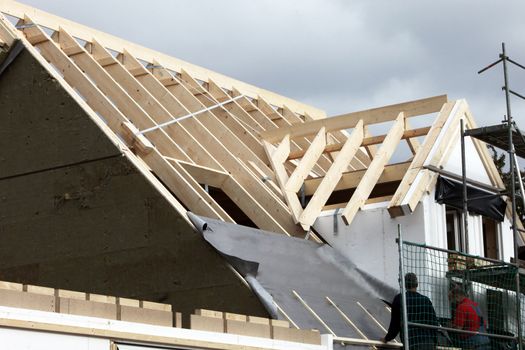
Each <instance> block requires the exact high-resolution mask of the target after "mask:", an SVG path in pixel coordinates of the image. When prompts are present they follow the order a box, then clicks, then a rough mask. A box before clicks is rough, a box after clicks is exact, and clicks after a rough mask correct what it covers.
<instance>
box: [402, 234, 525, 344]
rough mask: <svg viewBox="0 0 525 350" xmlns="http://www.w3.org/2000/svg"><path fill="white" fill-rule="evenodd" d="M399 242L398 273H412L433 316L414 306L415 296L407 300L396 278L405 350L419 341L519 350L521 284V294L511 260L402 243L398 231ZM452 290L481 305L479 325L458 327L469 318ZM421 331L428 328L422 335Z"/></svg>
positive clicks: (418, 306) (404, 289)
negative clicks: (477, 342)
mask: <svg viewBox="0 0 525 350" xmlns="http://www.w3.org/2000/svg"><path fill="white" fill-rule="evenodd" d="M398 242H399V254H400V275H401V276H405V274H407V273H414V274H416V276H417V279H418V287H417V292H418V293H420V295H423V296H425V297H427V298H428V299H429V300H431V302H432V306H433V309H434V312H435V314H436V316H435V317H434V316H431V315H429V314H428V310H427V309H428V308H427V309H425V308H424V307H423V306H422V305H414V303H415V302H414V300H417V299H415V298H414V297H412V298H411V300H407V299H408V296H409V294H410V292H411V289H410V286H406V285H405V283H406V282H405V281H404V278H402V279H400V284H401V290H402V291H403V292H402V293H401V297H402V305H403V307H402V319H403V320H407V321H406V322H405V321H403V329H402V331H403V344H404V346H405V349H410V348H413V347H416V348H417V346H421V345H435V346H441V347H442V348H446V349H448V348H454V349H456V348H462V349H470V348H472V347H473V346H474V348H480V349H517V348H519V347H518V346H517V344H520V343H521V341H522V335H521V336H519V335H518V334H519V333H518V332H519V329H520V328H521V324H522V323H523V321H524V320H523V318H521V317H522V316H519V317H520V318H521V319H520V318H518V315H522V314H523V311H524V310H523V299H524V298H525V295H524V294H523V290H524V289H523V287H525V286H522V288H521V289H520V290H521V291H522V292H517V290H516V286H515V284H514V276H515V275H516V273H517V272H519V271H518V269H517V267H516V265H515V264H511V263H506V262H503V261H500V260H496V259H490V258H484V257H479V256H474V255H470V254H466V253H462V252H458V251H453V250H447V249H441V248H436V247H431V246H427V245H424V244H418V243H412V242H406V241H403V239H402V235H401V232H399V240H398ZM522 274H523V272H522ZM523 282H525V280H524V281H523ZM457 290H461V291H462V293H463V294H462V295H463V296H464V297H465V298H468V300H467V302H468V303H471V304H472V305H475V307H479V309H480V311H479V314H478V315H479V316H481V319H480V324H479V326H477V327H475V328H476V329H475V330H473V329H472V327H469V325H467V321H465V323H464V324H463V325H464V327H460V326H458V320H459V319H460V318H461V319H467V320H468V318H469V317H468V315H466V312H464V309H462V308H460V307H459V306H458V305H459V304H461V302H459V300H457V299H455V298H454V295H453V293H454V292H455V291H457ZM407 291H408V292H407ZM413 295H414V291H412V296H413ZM423 298H424V297H423ZM518 310H520V311H521V312H518ZM425 312H426V314H425ZM476 313H478V312H476ZM433 319H434V321H432V320H433ZM469 328H470V329H469ZM422 329H424V330H427V331H426V333H425V332H422V331H421V330H422ZM429 330H430V331H429ZM429 334H430V335H429ZM422 337H424V338H423V339H422ZM475 339H477V340H475ZM475 341H480V343H481V345H484V346H485V347H479V345H480V344H478V347H476V346H475V345H474V344H473V343H474V342H475Z"/></svg>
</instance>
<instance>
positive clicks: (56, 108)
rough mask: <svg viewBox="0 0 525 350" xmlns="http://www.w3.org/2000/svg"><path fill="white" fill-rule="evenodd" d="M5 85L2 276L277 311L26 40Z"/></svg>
mask: <svg viewBox="0 0 525 350" xmlns="http://www.w3.org/2000/svg"><path fill="white" fill-rule="evenodd" d="M0 96H2V98H0V116H1V117H0V193H1V195H0V234H1V237H2V241H3V242H4V244H2V245H0V279H2V280H5V281H14V282H19V283H24V284H35V285H41V286H48V287H53V288H64V289H70V290H80V291H84V292H88V293H98V294H110V295H118V296H120V297H132V298H133V297H134V298H140V299H144V300H149V301H156V302H164V303H170V304H172V305H173V309H174V310H178V311H183V312H184V313H185V316H187V317H189V314H190V313H191V312H192V311H193V310H194V309H195V308H210V309H221V310H230V311H231V312H239V313H249V314H256V315H260V316H267V313H266V311H265V309H264V308H263V306H262V304H261V303H260V302H259V300H258V299H257V298H256V297H255V296H254V295H253V294H252V292H251V291H250V290H249V288H247V286H246V285H245V284H244V281H242V280H241V279H240V278H239V277H238V275H237V274H236V273H235V272H234V271H232V270H231V269H230V267H229V265H228V264H227V262H225V261H224V259H222V258H221V256H220V255H219V254H217V253H216V252H215V251H214V250H213V249H211V248H210V247H208V245H207V244H206V242H205V241H204V240H203V239H202V237H200V235H199V234H198V233H196V232H195V229H194V227H193V225H191V223H190V222H189V221H188V220H187V219H186V217H185V215H182V214H179V213H178V211H177V206H180V204H178V203H176V202H174V201H172V200H171V198H172V195H171V194H170V193H169V192H168V191H166V190H165V189H164V187H163V186H162V184H161V183H160V182H159V181H158V180H157V179H156V178H155V177H154V176H153V175H152V174H151V173H150V172H149V171H147V169H145V168H144V166H143V165H142V163H141V161H140V159H138V158H137V157H135V156H134V155H133V154H131V152H129V151H127V150H126V149H125V148H121V146H120V141H119V140H118V138H116V137H114V136H113V137H112V136H111V135H112V133H111V131H109V132H107V133H106V132H104V126H103V125H98V124H97V122H98V120H97V119H92V118H90V116H89V115H88V114H86V112H85V110H84V109H83V108H82V103H83V101H81V100H80V101H79V100H76V99H75V98H74V96H76V95H74V94H73V95H72V94H70V93H68V91H66V89H65V88H64V85H63V84H60V82H58V81H57V80H55V78H54V77H53V76H52V75H50V74H49V73H48V72H47V71H46V69H44V68H43V67H42V65H41V64H40V62H39V61H38V60H37V59H35V57H33V56H32V55H31V54H30V53H29V52H28V51H27V50H23V51H22V52H20V53H19V55H18V56H17V57H16V58H15V59H14V60H13V61H12V63H11V64H10V65H9V66H8V67H7V68H6V69H5V70H4V72H3V73H2V74H1V75H0ZM180 210H181V211H182V210H184V208H181V209H180ZM214 296H217V297H214Z"/></svg>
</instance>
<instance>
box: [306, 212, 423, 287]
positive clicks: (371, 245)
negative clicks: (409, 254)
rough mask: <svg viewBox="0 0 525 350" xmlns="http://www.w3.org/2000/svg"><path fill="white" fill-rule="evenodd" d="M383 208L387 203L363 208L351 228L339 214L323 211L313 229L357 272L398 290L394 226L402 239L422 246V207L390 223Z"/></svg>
mask: <svg viewBox="0 0 525 350" xmlns="http://www.w3.org/2000/svg"><path fill="white" fill-rule="evenodd" d="M386 206H387V202H385V203H379V204H375V205H369V206H366V207H365V210H360V211H359V212H358V213H357V214H356V216H355V218H354V220H353V221H352V223H351V224H350V226H346V225H345V224H344V223H343V221H342V220H341V215H340V214H339V215H334V214H335V213H336V211H335V210H330V211H326V212H323V213H322V214H321V216H320V217H319V218H318V219H317V221H316V222H315V224H314V228H315V229H316V231H317V232H319V233H321V235H322V236H323V238H324V239H325V240H326V241H327V242H328V243H329V244H330V245H331V246H333V247H334V248H335V249H337V250H338V251H339V252H341V253H342V254H343V255H345V256H347V257H348V258H349V259H350V260H351V261H352V262H353V263H355V264H356V265H357V267H358V268H360V269H362V270H365V271H367V272H368V273H369V274H371V275H373V276H374V277H376V278H378V279H381V280H383V281H385V282H386V283H387V284H388V285H390V286H392V287H394V288H397V287H398V286H399V284H398V271H399V254H398V246H397V243H396V241H395V240H396V238H397V225H398V224H400V225H401V228H402V233H403V238H404V239H406V240H408V241H412V242H418V243H424V241H425V240H424V226H425V225H424V218H423V216H424V215H423V208H422V206H418V208H417V209H416V211H415V212H414V213H413V214H412V215H406V216H401V217H398V218H395V219H392V218H391V217H390V214H389V213H388V210H387V208H386Z"/></svg>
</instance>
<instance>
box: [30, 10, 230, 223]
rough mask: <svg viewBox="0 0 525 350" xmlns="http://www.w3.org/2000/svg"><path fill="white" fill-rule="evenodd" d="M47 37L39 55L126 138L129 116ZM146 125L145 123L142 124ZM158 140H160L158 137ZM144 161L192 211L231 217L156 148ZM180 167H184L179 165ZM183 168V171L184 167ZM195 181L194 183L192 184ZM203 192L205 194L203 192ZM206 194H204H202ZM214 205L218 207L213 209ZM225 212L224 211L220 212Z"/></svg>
mask: <svg viewBox="0 0 525 350" xmlns="http://www.w3.org/2000/svg"><path fill="white" fill-rule="evenodd" d="M24 23H26V24H31V23H33V22H32V21H31V19H30V18H28V17H25V21H24ZM23 32H24V34H25V33H26V32H27V33H28V34H29V35H31V34H37V35H44V36H47V34H45V33H44V32H43V31H42V30H41V29H40V28H39V27H37V26H32V27H28V28H24V29H23ZM47 39H48V40H46V41H43V42H41V43H39V45H38V49H39V51H40V53H41V55H42V56H43V57H44V58H45V59H46V60H47V61H48V62H50V63H52V64H53V65H54V67H56V68H57V69H59V70H60V71H61V73H62V74H63V75H64V79H65V80H66V81H67V82H68V83H69V84H71V86H72V87H73V88H75V89H76V90H77V91H78V93H80V95H82V96H83V97H84V98H85V99H86V103H87V104H88V105H89V106H90V107H91V108H92V109H93V110H94V111H96V112H98V113H100V114H101V115H103V116H104V118H105V119H106V121H107V123H108V125H109V126H110V127H111V128H112V129H113V130H114V131H115V132H116V133H117V134H119V135H120V136H121V137H122V138H123V139H126V138H127V134H128V131H126V130H124V127H123V126H122V124H123V123H129V120H128V119H127V118H126V116H124V115H123V114H122V112H121V111H119V110H118V109H117V108H116V107H115V105H114V104H113V103H111V102H110V101H109V100H108V99H107V98H106V96H105V95H104V94H103V93H102V92H101V91H100V90H99V89H98V88H97V86H95V85H94V83H93V82H92V81H91V80H89V79H88V78H87V77H86V76H85V75H84V74H83V72H82V71H81V70H80V68H78V67H77V66H76V65H75V64H74V63H73V62H72V61H71V60H70V59H69V58H68V57H67V56H66V54H65V53H63V52H62V51H61V50H60V49H59V47H58V46H57V45H56V44H55V43H54V42H53V41H51V40H50V38H49V37H48V38H47ZM141 123H142V125H143V124H144V122H139V123H138V124H137V123H134V124H135V125H139V126H140V125H141ZM143 126H145V125H143ZM159 141H160V140H159ZM143 159H144V160H145V162H146V164H148V166H149V167H150V168H151V169H153V170H154V171H155V173H156V174H157V176H159V178H160V179H161V180H162V181H163V182H164V184H166V186H167V187H168V188H169V189H170V190H171V191H172V192H173V193H174V194H175V195H176V196H177V197H178V198H183V197H184V198H186V201H185V204H186V205H187V206H188V207H189V208H191V210H193V211H195V212H200V213H202V215H209V216H210V217H213V218H217V219H221V220H226V221H230V222H231V221H233V220H231V218H229V216H227V215H226V216H224V215H221V213H219V212H220V209H219V207H218V206H217V205H216V203H214V201H213V199H211V197H202V196H201V194H202V193H199V190H198V187H200V186H199V185H198V184H196V183H191V181H190V182H188V180H187V177H185V176H184V174H182V173H181V171H179V170H180V169H177V168H174V167H173V166H171V165H170V164H169V162H168V161H166V160H165V159H164V157H163V156H162V155H161V154H160V153H159V151H158V150H157V149H156V148H155V149H153V150H152V151H151V152H150V153H148V154H146V155H144V156H143ZM182 170H183V169H182ZM183 172H184V171H183ZM195 185H196V187H195ZM202 195H204V194H202ZM204 196H205V195H204ZM216 209H217V210H216ZM222 214H224V213H222Z"/></svg>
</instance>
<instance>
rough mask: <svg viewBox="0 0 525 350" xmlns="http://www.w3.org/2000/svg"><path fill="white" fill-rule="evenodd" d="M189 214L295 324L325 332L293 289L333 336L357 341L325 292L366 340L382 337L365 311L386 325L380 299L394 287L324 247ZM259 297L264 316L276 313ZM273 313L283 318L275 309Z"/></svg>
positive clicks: (208, 238) (387, 316)
mask: <svg viewBox="0 0 525 350" xmlns="http://www.w3.org/2000/svg"><path fill="white" fill-rule="evenodd" d="M190 218H191V219H192V221H193V222H194V223H195V224H196V226H197V227H198V228H199V230H200V231H201V232H202V234H203V236H204V238H205V239H206V241H208V242H209V243H210V244H211V245H212V246H213V247H215V249H217V250H218V251H219V252H220V253H221V254H222V255H223V256H225V257H226V258H227V259H228V260H229V261H230V263H231V264H232V266H233V267H234V268H235V269H237V270H238V271H239V272H240V273H241V274H242V275H243V276H244V277H245V278H246V277H247V280H248V282H250V280H251V279H252V280H253V277H255V279H256V281H257V282H258V283H257V282H256V283H255V285H254V284H253V282H252V283H250V284H251V285H252V286H253V287H255V289H256V290H254V292H255V293H256V294H258V295H259V297H261V298H262V299H266V298H265V296H264V295H260V294H261V290H260V287H262V288H263V289H264V291H265V292H267V293H268V294H269V295H271V298H273V300H274V301H275V303H277V304H278V305H279V306H280V307H281V308H282V309H284V310H285V312H286V313H287V314H288V315H289V316H290V318H291V319H292V320H293V321H294V322H295V323H297V325H298V326H299V327H300V328H306V329H309V328H314V329H318V330H320V331H321V333H329V332H328V331H327V330H326V329H325V327H323V325H322V324H321V323H320V322H319V321H318V320H316V318H315V317H314V316H313V315H312V314H311V313H310V312H309V311H308V310H307V309H306V308H305V307H304V306H303V305H302V304H301V302H300V301H299V300H298V299H297V298H296V297H295V296H294V295H293V293H292V291H293V290H295V291H296V292H297V293H298V294H299V295H300V296H301V297H302V298H303V299H304V300H305V301H306V303H307V304H308V305H309V306H310V307H311V308H312V309H313V310H314V311H315V312H316V313H317V314H318V315H319V316H320V317H321V318H322V320H323V321H324V322H326V324H327V325H328V326H329V327H330V328H331V329H332V330H333V331H334V333H335V334H336V335H337V336H341V337H350V338H359V339H362V336H361V335H360V334H359V332H358V331H357V330H356V329H355V328H353V327H352V326H351V325H349V323H348V322H347V321H345V320H344V319H343V317H342V316H341V314H340V313H339V312H338V311H337V310H336V309H335V308H334V307H333V306H332V305H331V304H330V303H329V302H328V301H327V300H326V298H325V297H327V296H328V297H329V298H330V299H331V300H333V301H334V302H335V303H336V304H337V305H338V306H339V308H340V309H341V310H342V311H343V312H344V313H345V314H346V315H347V316H348V317H349V318H350V319H351V320H352V322H353V323H354V324H355V325H356V326H357V327H358V328H359V330H360V331H361V332H363V333H364V334H365V335H366V336H367V337H368V338H369V339H375V340H378V339H379V338H380V337H382V336H384V335H385V332H384V331H383V330H382V329H381V328H380V327H379V326H378V325H377V323H376V322H375V321H374V320H373V319H372V317H370V315H368V314H367V312H366V311H368V312H369V313H370V314H371V315H373V317H374V318H375V319H376V320H377V321H379V322H380V323H381V324H382V325H383V326H384V327H385V328H388V323H389V320H390V313H389V311H388V310H387V308H386V307H385V306H386V304H385V303H384V302H383V300H388V301H390V300H392V298H393V297H394V295H395V294H396V293H397V291H396V290H394V289H392V288H391V287H389V286H387V285H385V284H384V283H383V282H381V281H379V280H377V279H375V278H373V277H372V276H370V275H368V274H367V273H366V272H365V271H362V270H359V269H358V268H357V267H356V266H355V265H354V264H353V263H352V262H351V261H349V260H348V259H347V258H345V257H344V256H342V255H341V254H340V253H338V252H337V251H336V250H335V249H333V248H332V247H330V246H329V245H326V244H317V243H315V242H311V241H308V240H304V239H299V238H292V237H287V236H284V235H281V234H276V233H271V232H267V231H262V230H258V229H254V228H250V227H245V226H240V225H236V224H231V223H225V222H222V221H219V220H214V219H209V218H204V217H198V216H196V215H193V214H191V213H190ZM257 284H260V285H259V286H257ZM264 291H263V294H264ZM266 297H268V295H266ZM262 301H263V303H265V305H267V309H268V311H269V312H270V314H275V313H276V310H275V308H274V307H273V306H272V303H271V301H270V303H268V300H267V299H266V300H262ZM365 309H366V311H365ZM277 315H278V317H279V318H280V319H285V318H284V317H283V315H282V314H281V313H277Z"/></svg>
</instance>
